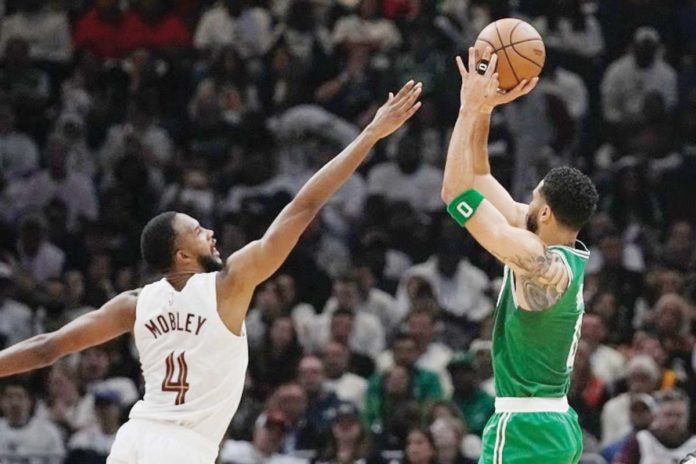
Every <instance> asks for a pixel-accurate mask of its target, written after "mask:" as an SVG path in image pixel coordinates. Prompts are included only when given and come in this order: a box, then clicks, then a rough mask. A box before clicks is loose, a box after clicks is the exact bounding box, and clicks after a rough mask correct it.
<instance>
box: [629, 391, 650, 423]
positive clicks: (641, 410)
mask: <svg viewBox="0 0 696 464" xmlns="http://www.w3.org/2000/svg"><path fill="white" fill-rule="evenodd" d="M654 407H655V400H653V399H652V398H651V397H650V396H648V395H636V397H634V398H633V399H632V400H631V404H630V406H629V417H630V419H631V425H632V426H633V429H634V430H645V429H647V428H648V427H650V424H651V423H652V421H653V418H654V417H655V416H654V413H653V408H654Z"/></svg>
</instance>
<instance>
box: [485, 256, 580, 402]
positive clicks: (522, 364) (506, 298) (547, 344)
mask: <svg viewBox="0 0 696 464" xmlns="http://www.w3.org/2000/svg"><path fill="white" fill-rule="evenodd" d="M578 243H580V245H581V246H582V247H583V249H582V250H581V249H576V248H570V247H566V246H560V245H558V246H550V247H549V250H551V251H552V252H554V253H558V254H560V255H561V257H562V258H563V261H564V262H565V264H566V266H567V268H568V271H569V273H570V283H569V285H568V289H567V290H566V292H565V293H564V294H563V296H562V297H561V299H560V300H559V301H558V302H557V303H556V304H555V305H553V306H551V307H550V308H548V309H546V310H544V311H525V310H523V309H521V308H520V307H519V306H518V305H517V297H516V296H515V277H514V274H513V272H512V270H511V269H510V268H508V267H505V275H504V279H503V286H502V288H501V290H500V295H499V297H498V303H497V305H496V317H495V326H494V328H493V352H492V354H493V372H494V378H495V392H496V395H497V396H499V397H562V396H565V395H566V394H567V393H568V387H569V386H570V373H571V371H572V370H573V361H574V360H575V351H576V350H577V345H578V340H579V339H580V325H581V323H582V314H583V311H584V309H585V304H584V301H583V297H582V285H583V278H584V272H585V265H586V264H587V260H588V258H589V256H590V252H589V251H588V250H587V248H586V247H585V246H584V245H583V244H582V243H581V242H578Z"/></svg>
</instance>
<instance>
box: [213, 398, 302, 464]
mask: <svg viewBox="0 0 696 464" xmlns="http://www.w3.org/2000/svg"><path fill="white" fill-rule="evenodd" d="M287 431H288V421H287V419H286V417H285V415H284V414H283V412H282V411H279V410H275V409H269V410H267V411H266V412H263V413H262V414H261V415H260V416H259V418H258V419H257V420H256V423H255V425H254V437H253V439H252V441H251V442H247V441H234V440H227V441H226V442H224V444H223V446H222V451H221V452H220V461H221V462H222V463H223V464H253V463H256V462H265V463H268V464H306V463H307V462H308V461H306V460H304V459H299V458H295V457H292V456H286V455H284V454H283V453H282V452H281V444H282V443H283V439H284V438H285V437H286V434H287Z"/></svg>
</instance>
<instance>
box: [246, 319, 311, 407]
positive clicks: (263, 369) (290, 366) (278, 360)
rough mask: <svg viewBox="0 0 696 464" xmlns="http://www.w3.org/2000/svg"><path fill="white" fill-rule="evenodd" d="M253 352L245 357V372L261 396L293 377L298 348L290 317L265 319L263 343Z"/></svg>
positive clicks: (299, 356)
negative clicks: (248, 357) (252, 380)
mask: <svg viewBox="0 0 696 464" xmlns="http://www.w3.org/2000/svg"><path fill="white" fill-rule="evenodd" d="M258 348H259V351H258V353H257V355H256V356H254V357H253V358H251V359H250V360H249V372H250V373H251V375H252V377H253V378H254V380H255V381H256V383H257V385H256V388H257V390H258V391H259V392H260V394H261V395H262V396H263V397H266V396H268V395H270V394H271V393H272V392H273V390H275V389H276V388H277V387H278V386H279V385H281V384H284V383H287V382H290V381H291V380H294V378H295V375H296V373H297V367H298V365H299V363H300V359H301V358H302V348H301V346H300V344H299V342H298V340H297V334H296V333H295V328H294V326H293V323H292V319H290V318H289V317H287V316H284V315H280V316H278V317H276V318H275V319H273V320H272V321H271V322H269V328H268V330H267V331H266V333H265V335H264V339H263V343H262V344H260V345H259V347H258Z"/></svg>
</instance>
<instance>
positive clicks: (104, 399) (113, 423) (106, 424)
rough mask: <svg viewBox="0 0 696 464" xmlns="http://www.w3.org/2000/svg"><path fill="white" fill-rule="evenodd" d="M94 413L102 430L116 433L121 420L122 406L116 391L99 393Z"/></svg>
mask: <svg viewBox="0 0 696 464" xmlns="http://www.w3.org/2000/svg"><path fill="white" fill-rule="evenodd" d="M94 413H95V414H96V416H97V421H98V422H99V425H100V426H101V428H102V430H104V431H105V432H106V433H109V432H110V433H114V432H115V431H116V429H118V426H119V424H120V422H121V408H120V404H119V398H118V394H117V393H115V392H104V393H101V394H100V393H97V395H96V397H95V399H94Z"/></svg>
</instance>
